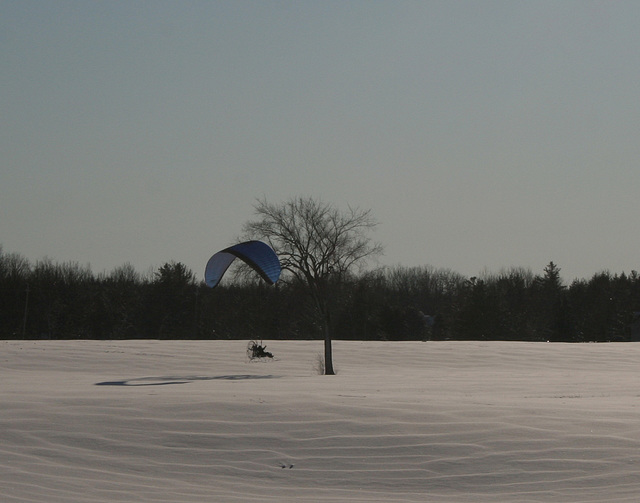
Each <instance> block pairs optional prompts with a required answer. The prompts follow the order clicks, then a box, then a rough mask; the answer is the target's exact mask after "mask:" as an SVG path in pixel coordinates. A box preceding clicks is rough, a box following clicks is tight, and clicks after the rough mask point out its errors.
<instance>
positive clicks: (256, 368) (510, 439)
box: [0, 341, 640, 503]
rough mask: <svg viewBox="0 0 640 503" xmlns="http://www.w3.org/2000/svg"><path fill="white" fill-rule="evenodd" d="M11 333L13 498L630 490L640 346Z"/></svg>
mask: <svg viewBox="0 0 640 503" xmlns="http://www.w3.org/2000/svg"><path fill="white" fill-rule="evenodd" d="M266 344H267V346H268V350H269V351H272V352H273V353H274V356H275V359H274V360H266V361H249V360H248V359H247V357H246V352H245V349H246V341H2V342H1V343H0V347H1V348H2V352H1V353H0V375H1V376H2V382H1V384H0V403H1V407H0V488H1V493H2V501H3V502H7V503H12V502H20V503H24V502H38V503H42V502H46V503H56V502H64V503H74V502H83V503H84V502H86V503H89V502H91V503H99V502H104V503H107V502H109V503H112V502H136V503H137V502H172V503H176V502H180V503H183V502H184V503H191V502H198V503H201V502H225V503H226V502H229V503H233V502H243V503H244V502H278V503H282V502H368V503H371V502H385V503H389V502H425V501H429V502H489V501H490V502H496V501H500V502H542V501H545V502H550V501H553V502H581V503H584V502H596V501H598V502H600V501H602V502H604V501H607V502H616V501H619V502H622V501H629V502H631V501H634V502H635V501H637V498H638V496H637V495H638V494H639V493H640V477H638V475H637V474H638V472H639V471H640V374H639V372H638V370H639V369H638V362H640V344H633V343H629V344H625V343H618V344H574V345H570V344H546V343H510V342H366V343H365V342H351V341H350V342H346V341H334V363H335V367H336V370H337V372H338V374H337V375H335V376H321V375H318V374H317V373H316V371H315V367H316V366H317V359H318V355H319V354H320V353H321V352H322V342H320V341H266Z"/></svg>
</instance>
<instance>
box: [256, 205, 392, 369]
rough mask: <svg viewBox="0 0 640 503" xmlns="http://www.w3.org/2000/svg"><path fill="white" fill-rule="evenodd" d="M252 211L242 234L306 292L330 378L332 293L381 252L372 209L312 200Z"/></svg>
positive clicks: (259, 207)
mask: <svg viewBox="0 0 640 503" xmlns="http://www.w3.org/2000/svg"><path fill="white" fill-rule="evenodd" d="M254 210H255V212H254V213H255V215H256V217H257V219H256V220H255V221H251V222H248V223H247V224H245V226H244V231H245V233H246V235H247V237H249V238H252V239H262V240H265V241H267V242H268V243H269V244H270V245H271V247H272V248H273V249H274V250H275V252H276V253H277V254H278V256H279V257H280V262H281V265H282V269H283V271H285V272H286V273H288V274H289V277H290V278H293V279H295V280H297V281H299V282H300V284H302V285H303V286H304V288H305V290H306V292H307V293H308V294H309V296H310V298H311V300H312V301H313V305H314V307H315V309H316V311H317V314H318V315H319V318H320V320H321V323H322V330H323V335H324V371H325V374H326V375H333V374H334V373H335V372H334V369H333V356H332V351H331V339H332V332H333V330H332V317H331V312H332V302H331V301H332V298H333V295H332V294H333V293H335V292H336V289H337V288H339V286H340V285H341V284H342V283H343V282H344V281H345V280H346V279H347V278H348V276H349V275H350V274H352V273H353V272H354V270H355V269H357V268H359V267H362V266H363V265H364V264H366V261H367V259H370V258H373V257H375V256H377V255H379V254H381V253H382V247H381V246H380V245H379V244H375V243H372V242H371V240H370V238H369V237H368V233H369V231H371V230H373V229H374V228H375V227H376V226H377V222H376V221H375V220H374V219H373V217H372V216H371V210H366V211H362V210H359V209H357V208H352V207H349V208H348V209H347V210H346V211H341V210H339V209H338V208H336V207H334V206H332V205H330V204H327V203H324V202H322V201H320V200H317V199H314V198H311V197H298V198H292V199H290V200H288V201H286V202H284V203H281V204H271V203H269V202H267V201H266V199H260V200H258V202H257V204H256V205H255V207H254Z"/></svg>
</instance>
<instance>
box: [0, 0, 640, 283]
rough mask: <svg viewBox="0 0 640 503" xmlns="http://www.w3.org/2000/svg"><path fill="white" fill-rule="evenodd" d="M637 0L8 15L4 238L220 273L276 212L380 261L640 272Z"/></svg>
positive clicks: (1, 140)
mask: <svg viewBox="0 0 640 503" xmlns="http://www.w3.org/2000/svg"><path fill="white" fill-rule="evenodd" d="M639 25H640V2H636V1H608V0H607V1H588V0H581V1H573V0H558V1H536V0H531V1H526V2H525V1H522V2H517V1H512V0H504V1H495V0H484V1H463V0H460V1H449V0H444V1H403V0H398V1H376V0H352V1H332V0H323V1H315V0H314V1H304V0H297V1H243V0H233V1H231V0H230V1H185V2H178V1H137V2H130V1H119V0H108V1H95V2H86V1H56V0H54V1H49V2H41V1H31V0H21V1H20V2H16V1H12V0H0V65H1V69H2V70H1V72H0V113H1V114H2V119H1V120H0V245H1V246H2V250H3V252H4V253H18V254H21V255H23V256H24V257H26V258H28V259H29V260H30V261H33V262H35V261H38V260H42V259H43V258H45V257H47V258H50V259H51V260H53V261H54V262H60V263H61V262H77V263H79V264H81V265H83V266H85V265H86V266H90V267H91V269H92V270H93V271H94V273H97V274H98V273H103V272H104V273H109V272H110V271H112V270H113V269H115V268H116V267H119V266H122V265H124V264H131V265H133V266H134V267H135V268H136V269H137V270H138V271H140V272H145V271H149V270H151V269H152V268H157V267H160V266H161V265H162V264H164V263H166V262H170V261H176V262H182V263H184V264H185V265H187V266H188V267H189V268H191V269H192V270H193V271H194V272H195V273H196V274H197V275H198V277H202V275H203V272H204V266H205V264H206V262H207V260H208V258H209V257H210V256H211V255H212V254H213V253H215V252H216V251H218V250H220V249H222V248H225V247H226V246H229V245H231V244H233V243H235V242H236V241H237V239H238V238H239V236H240V235H241V233H242V226H243V224H245V223H246V222H247V221H250V220H252V218H253V216H254V214H253V211H254V206H255V204H256V201H257V199H261V198H264V199H266V200H268V201H269V202H271V203H280V202H285V201H286V200H288V199H290V198H292V197H298V196H303V197H314V198H318V199H321V200H322V201H324V202H327V203H330V204H334V205H336V206H337V207H339V208H343V209H346V208H347V206H348V205H350V206H355V207H358V208H360V209H370V210H371V212H372V214H373V216H374V217H375V218H376V219H377V220H378V222H379V225H378V227H377V228H376V230H375V232H373V233H372V234H371V237H372V239H373V240H375V241H377V242H379V243H381V244H382V245H383V246H384V249H385V253H384V256H382V257H381V258H380V260H379V262H378V265H389V266H398V265H399V266H406V267H414V266H431V267H434V268H438V269H440V268H442V269H450V270H453V271H455V272H458V273H460V274H464V275H467V276H476V275H479V274H482V273H484V272H499V271H501V270H504V269H510V268H512V267H523V268H527V269H531V270H532V271H533V272H534V273H535V274H542V273H543V269H544V267H545V266H546V265H547V264H548V263H549V262H550V261H553V262H554V263H556V264H557V265H558V266H559V267H560V268H561V272H560V274H561V276H562V278H563V279H564V281H565V282H570V281H572V280H573V279H575V278H590V277H592V276H593V275H594V274H595V273H597V272H601V271H605V270H607V271H610V272H612V273H621V272H626V273H629V272H631V271H632V270H638V269H640V254H638V250H639V249H640V246H639V245H640V232H639V227H640V224H639V221H640V220H639V219H638V215H637V208H638V202H640V169H639V167H638V162H639V161H640V137H639V136H638V135H639V132H640V86H639V85H638V83H639V82H640V50H638V48H639V47H640V30H638V26H639Z"/></svg>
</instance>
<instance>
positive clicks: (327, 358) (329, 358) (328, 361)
mask: <svg viewBox="0 0 640 503" xmlns="http://www.w3.org/2000/svg"><path fill="white" fill-rule="evenodd" d="M324 375H326V376H333V375H336V373H335V372H334V371H333V354H332V351H331V337H329V336H328V334H327V336H326V337H325V339H324Z"/></svg>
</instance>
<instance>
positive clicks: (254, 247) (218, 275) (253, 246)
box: [204, 241, 281, 288]
mask: <svg viewBox="0 0 640 503" xmlns="http://www.w3.org/2000/svg"><path fill="white" fill-rule="evenodd" d="M236 258H240V259H242V260H243V261H244V262H246V263H247V264H249V265H250V266H251V267H252V268H253V269H254V270H255V271H256V272H257V273H258V274H259V275H260V276H261V277H262V278H263V279H264V280H265V281H266V282H267V283H269V284H270V285H273V284H274V283H275V282H276V281H278V278H279V277H280V270H281V269H280V260H279V259H278V256H277V255H276V254H275V252H274V251H273V250H272V249H271V247H270V246H269V245H268V244H265V243H263V242H262V241H245V242H244V243H239V244H237V245H233V246H230V247H229V248H225V249H224V250H221V251H219V252H218V253H216V254H215V255H214V256H213V257H211V258H210V259H209V262H207V267H206V268H205V271H204V281H205V283H206V284H207V286H210V287H211V288H215V287H216V286H217V285H218V283H219V282H220V280H221V279H222V276H224V273H225V272H226V271H227V269H228V268H229V266H230V265H231V262H233V261H234V260H235V259H236Z"/></svg>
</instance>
